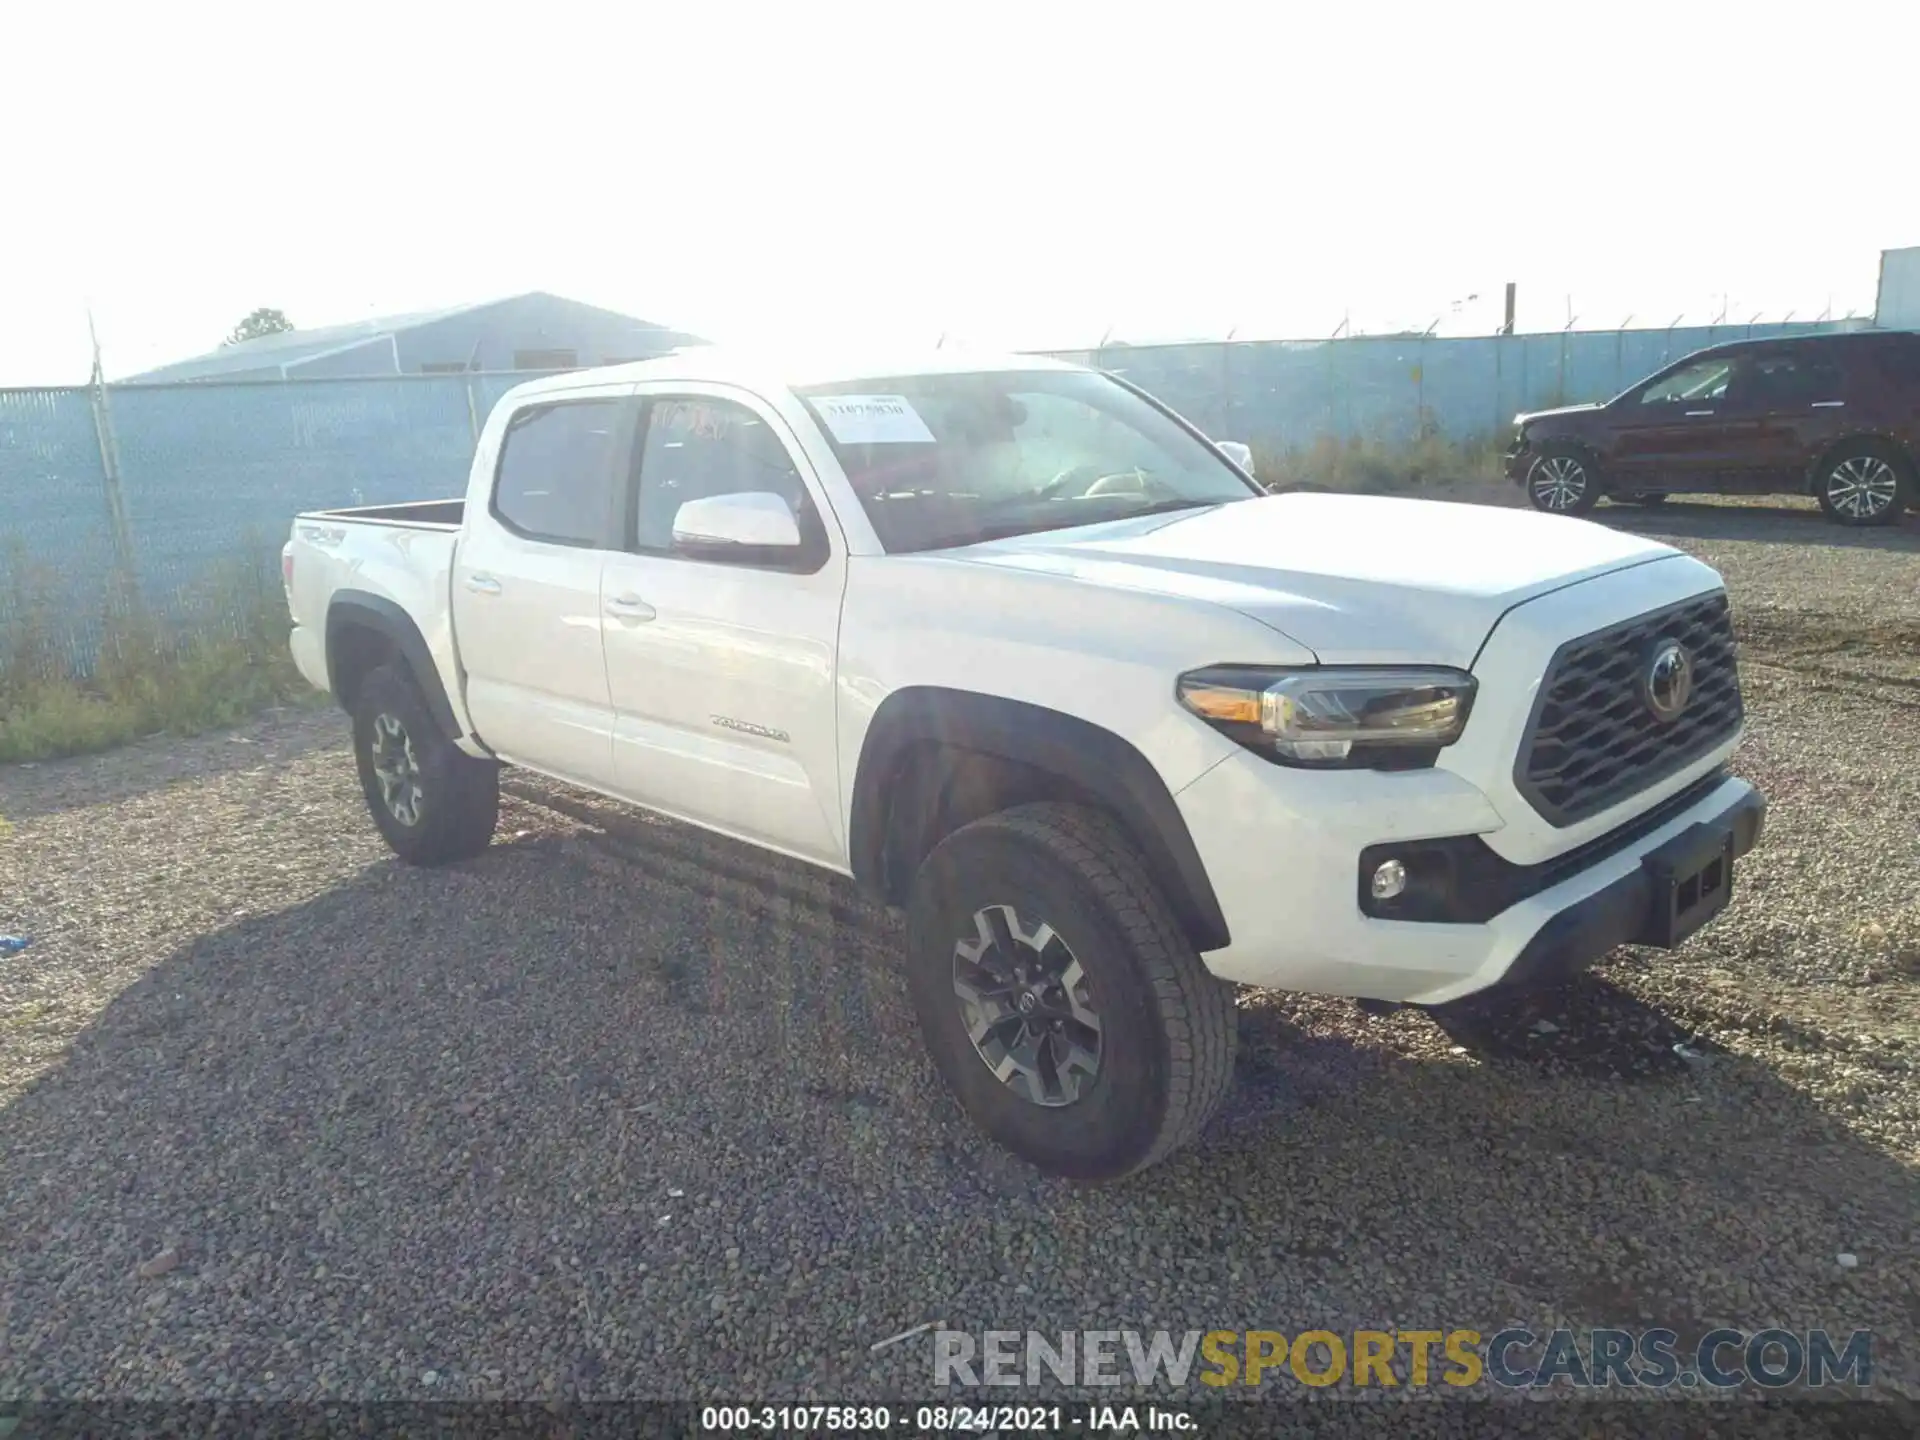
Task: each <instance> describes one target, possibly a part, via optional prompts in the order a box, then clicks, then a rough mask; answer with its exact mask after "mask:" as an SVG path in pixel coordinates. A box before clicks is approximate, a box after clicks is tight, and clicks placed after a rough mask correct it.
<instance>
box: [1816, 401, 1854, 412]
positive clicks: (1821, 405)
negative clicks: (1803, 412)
mask: <svg viewBox="0 0 1920 1440" xmlns="http://www.w3.org/2000/svg"><path fill="white" fill-rule="evenodd" d="M1846 403H1847V402H1846V401H1844V400H1816V401H1814V402H1813V408H1814V409H1815V410H1838V409H1839V408H1840V407H1841V406H1843V405H1845V404H1846Z"/></svg>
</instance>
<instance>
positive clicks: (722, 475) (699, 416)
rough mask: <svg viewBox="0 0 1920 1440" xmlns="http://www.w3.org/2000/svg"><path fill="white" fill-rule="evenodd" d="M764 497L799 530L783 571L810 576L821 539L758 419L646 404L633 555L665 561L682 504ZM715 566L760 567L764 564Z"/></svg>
mask: <svg viewBox="0 0 1920 1440" xmlns="http://www.w3.org/2000/svg"><path fill="white" fill-rule="evenodd" d="M756 492H757V493H763V494H772V495H777V496H779V497H780V499H781V500H783V501H785V502H786V505H787V508H788V509H789V510H791V511H792V512H793V517H794V521H795V523H796V524H797V525H798V527H799V530H800V546H801V553H800V555H799V556H798V557H789V558H786V559H784V560H783V561H782V562H781V563H782V565H783V567H784V568H793V569H803V570H809V571H811V570H815V569H818V568H819V567H820V565H821V564H823V563H824V562H825V560H826V558H827V532H826V527H825V526H824V525H823V524H822V523H821V519H820V512H819V511H818V510H817V509H816V508H815V506H814V503H813V497H812V496H811V495H809V494H808V493H807V486H806V482H805V481H804V480H802V479H801V478H800V470H799V467H798V466H797V465H796V464H795V463H794V459H793V455H792V453H791V452H790V451H789V450H788V449H787V446H786V442H785V441H784V440H782V439H781V438H780V436H779V435H778V434H776V433H775V432H774V429H773V427H772V426H771V425H769V424H768V423H767V421H766V420H765V419H764V418H762V417H761V416H760V415H759V414H757V413H755V412H754V411H753V410H752V409H750V408H748V407H747V406H745V405H742V404H740V403H739V402H737V401H733V400H720V399H716V398H714V397H711V396H706V395H690V396H686V397H679V396H675V397H671V398H662V399H656V400H654V401H653V402H652V403H651V404H650V406H649V407H648V414H647V431H646V439H645V441H644V442H643V443H642V445H641V447H640V493H639V499H638V503H637V504H636V506H635V514H634V531H633V533H634V548H635V549H637V550H641V551H646V552H650V553H654V554H662V555H665V554H672V553H674V545H673V520H674V516H675V515H677V514H678V513H679V511H680V507H681V506H682V505H684V504H686V503H687V502H688V501H689V500H704V499H708V498H710V497H712V496H715V495H741V494H752V493H756ZM700 558H701V559H702V560H708V561H711V562H712V563H716V564H726V563H742V564H753V563H758V564H765V563H766V560H765V557H759V556H755V557H744V556H743V557H742V558H741V559H740V560H739V561H738V562H729V561H728V560H721V559H717V558H716V557H714V556H712V555H711V554H710V553H703V554H702V555H701V556H700Z"/></svg>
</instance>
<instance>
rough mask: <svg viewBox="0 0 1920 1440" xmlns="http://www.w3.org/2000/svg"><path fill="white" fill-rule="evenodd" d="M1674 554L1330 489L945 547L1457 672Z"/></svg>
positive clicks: (1361, 660) (1579, 532)
mask: <svg viewBox="0 0 1920 1440" xmlns="http://www.w3.org/2000/svg"><path fill="white" fill-rule="evenodd" d="M1680 553H1681V552H1680V551H1678V550H1675V549H1673V548H1672V547H1671V546H1667V545H1662V544H1659V543H1658V542H1656V541H1652V540H1646V539H1643V538H1641V537H1640V536H1638V535H1629V534H1625V533H1623V532H1621V531H1617V530H1609V529H1608V528H1606V527H1605V526H1603V525H1596V524H1593V523H1592V522H1590V521H1586V520H1574V519H1569V518H1567V517H1565V516H1560V515H1542V514H1538V513H1536V512H1534V511H1531V510H1518V509H1515V510H1506V509H1497V508H1495V507H1492V506H1486V505H1468V504H1455V503H1448V502H1443V501H1433V500H1400V499H1389V498H1384V497H1377V496H1365V495H1328V494H1292V495H1268V496H1263V497H1261V498H1258V499H1253V500H1241V501H1235V502H1233V503H1231V504H1227V505H1220V506H1216V507H1215V508H1213V509H1211V510H1199V511H1194V512H1192V513H1191V514H1178V513H1176V514H1174V515H1172V516H1165V515H1159V516H1151V517H1142V518H1140V519H1137V520H1122V521H1116V522H1113V523H1110V524H1102V525H1087V526H1079V527H1076V528H1074V529H1072V530H1054V531H1043V532H1041V533H1040V534H1037V535H1024V536H1018V537H1015V538H1013V539H1008V540H994V541H989V542H986V543H983V544H979V545H970V546H967V547H964V548H962V549H956V550H949V551H946V552H944V554H945V558H947V559H950V560H959V561H962V562H966V563H970V564H976V565H991V566H996V567H1000V568H1005V569H1011V570H1029V571H1037V572H1041V573H1046V574H1052V575H1064V576H1068V577H1070V578H1072V579H1074V580H1077V581H1080V582H1083V583H1086V584H1090V585H1108V586H1115V587H1124V588H1126V589H1130V590H1144V591H1149V592H1154V593H1158V594H1164V595H1170V596H1178V597H1180V598H1183V599H1188V600H1200V601H1206V602H1211V603H1214V604H1219V605H1224V606H1227V607H1228V608H1230V609H1233V610H1237V611H1239V612H1240V613H1242V614H1244V615H1247V616H1249V617H1251V618H1253V619H1255V620H1258V621H1260V622H1261V623H1262V624H1264V625H1267V626H1269V627H1271V628H1272V629H1275V630H1278V631H1280V632H1281V633H1282V634H1284V635H1286V636H1287V637H1288V638H1290V639H1292V640H1293V641H1294V642H1295V643H1297V644H1299V645H1303V646H1305V647H1306V648H1307V649H1309V650H1311V651H1312V652H1313V653H1314V654H1315V655H1316V656H1317V657H1318V658H1319V659H1320V661H1321V662H1322V663H1323V664H1429V665H1456V666H1461V667H1466V666H1468V665H1471V664H1472V663H1473V659H1474V656H1475V655H1476V654H1478V653H1479V650H1480V646H1481V644H1482V643H1483V642H1484V641H1485V640H1486V637H1487V636H1488V634H1489V633H1490V632H1491V631H1492V629H1493V626H1494V622H1495V621H1497V620H1498V619H1499V618H1500V617H1501V615H1503V614H1505V613H1506V611H1508V610H1510V609H1511V608H1512V607H1513V606H1515V605H1518V604H1520V603H1522V602H1523V601H1526V600H1531V599H1533V598H1535V597H1536V596H1540V595H1544V594H1546V593H1548V592H1549V591H1552V590H1558V589H1561V588H1563V587H1565V586H1567V585H1572V584H1576V583H1578V582H1579V581H1582V580H1587V579H1591V578H1593V577H1594V576H1597V575H1604V574H1607V573H1609V572H1610V571H1614V570H1622V569H1626V568H1627V567H1629V566H1633V565H1642V564H1646V563H1647V562H1649V561H1656V560H1664V559H1671V558H1673V557H1675V556H1678V555H1679V554H1680ZM1217 659H1218V660H1219V661H1220V662H1223V663H1225V662H1231V661H1232V660H1233V657H1232V656H1231V655H1221V656H1218V657H1217Z"/></svg>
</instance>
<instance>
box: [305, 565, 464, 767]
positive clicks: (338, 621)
mask: <svg viewBox="0 0 1920 1440" xmlns="http://www.w3.org/2000/svg"><path fill="white" fill-rule="evenodd" d="M348 629H357V630H371V631H373V632H374V633H375V634H376V635H379V636H381V637H383V638H384V639H386V640H388V641H389V642H391V643H392V645H393V648H394V649H395V650H397V651H398V652H399V654H400V659H401V661H402V662H403V663H404V664H405V665H406V667H407V669H408V671H409V672H410V673H411V674H412V676H413V683H414V684H415V685H417V686H419V688H420V694H421V697H422V698H423V699H424V700H425V701H426V702H427V713H428V714H429V715H431V716H433V719H434V723H435V724H437V725H438V726H439V727H440V729H441V731H442V732H443V733H444V734H445V735H446V737H447V738H448V739H449V740H458V739H460V738H461V734H462V731H461V728H460V722H459V721H458V720H457V719H455V718H454V714H453V705H452V703H451V702H450V701H449V700H448V699H447V691H446V687H445V686H444V685H442V684H441V683H440V667H439V666H438V665H435V664H434V663H433V651H432V650H431V649H429V648H428V646H427V637H426V636H424V635H422V634H421V633H420V626H419V625H418V624H417V623H416V622H415V620H414V618H413V617H412V616H411V615H409V614H408V613H407V612H406V611H405V610H404V609H402V608H401V607H400V606H399V605H397V604H396V603H395V602H393V601H392V600H389V599H387V598H386V596H384V595H374V594H371V593H369V592H368V591H365V590H336V591H335V592H334V595H333V600H332V603H330V604H329V605H328V606H327V678H328V680H329V682H332V681H333V677H334V676H335V675H337V674H338V673H339V670H338V668H337V664H336V658H337V656H338V653H339V639H340V636H341V633H342V632H343V631H345V630H348ZM334 694H335V697H336V698H337V699H339V701H340V703H341V704H342V705H345V704H346V703H347V697H346V696H344V695H342V694H340V691H339V688H338V685H337V684H336V685H335V689H334Z"/></svg>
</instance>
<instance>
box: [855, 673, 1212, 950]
mask: <svg viewBox="0 0 1920 1440" xmlns="http://www.w3.org/2000/svg"><path fill="white" fill-rule="evenodd" d="M926 745H932V746H935V747H938V749H939V750H941V751H945V752H956V751H957V752H966V753H972V754H976V755H985V756H992V757H996V758H998V759H1001V760H1006V761H1011V762H1014V763H1016V764H1019V765H1024V766H1028V767H1031V768H1032V769H1035V770H1039V771H1042V772H1044V773H1046V774H1048V775H1052V776H1056V777H1059V778H1060V779H1062V780H1065V781H1067V782H1068V783H1069V784H1071V785H1072V786H1073V787H1074V788H1075V789H1076V790H1079V791H1083V792H1085V793H1086V794H1088V795H1090V796H1092V797H1094V798H1095V799H1096V800H1098V801H1099V803H1100V804H1102V805H1103V806H1105V807H1106V808H1107V809H1108V810H1110V811H1112V812H1113V814H1114V815H1115V816H1116V817H1117V818H1118V819H1119V821H1120V823H1121V825H1122V826H1123V827H1124V828H1125V830H1126V831H1127V833H1128V835H1129V836H1130V837H1131V838H1132V839H1133V841H1134V843H1135V844H1136V845H1138V846H1139V847H1140V850H1141V853H1142V854H1143V855H1144V856H1145V858H1146V861H1147V865H1148V869H1149V870H1150V872H1151V873H1152V874H1153V876H1154V878H1155V879H1156V880H1158V881H1159V883H1160V885H1161V888H1162V889H1163V890H1164V891H1165V893H1166V897H1167V900H1168V902H1169V904H1171V905H1172V907H1173V911H1174V914H1175V916H1176V917H1177V918H1178V919H1179V921H1180V923H1181V926H1182V928H1183V929H1184V930H1185V931H1186V933H1187V935H1188V936H1189V938H1190V939H1192V941H1193V943H1194V947H1195V948H1196V949H1198V950H1219V949H1224V948H1225V947H1226V946H1227V945H1228V944H1229V943H1230V940H1231V936H1230V935H1229V932H1228V930H1227V921H1226V917H1225V915H1223V914H1222V913H1221V910H1220V901H1219V899H1218V897H1217V896H1215V894H1214V892H1213V882H1212V881H1210V880H1209V879H1208V878H1207V869H1206V866H1205V864H1203V863H1202V861H1201V859H1200V852H1199V851H1198V850H1197V849H1195V848H1194V844H1193V836H1192V835H1191V834H1190V833H1189V832H1188V830H1187V823H1186V821H1185V819H1184V818H1182V816H1181V814H1180V809H1179V807H1178V806H1177V805H1175V804H1174V800H1173V794H1172V792H1171V791H1169V790H1168V789H1167V785H1166V782H1165V781H1164V780H1162V779H1161V778H1160V774H1159V772H1158V771H1157V770H1155V769H1154V768H1153V765H1152V763H1151V762H1150V761H1148V759H1147V757H1146V756H1144V755H1142V754H1141V753H1140V751H1139V750H1138V749H1136V748H1135V747H1134V746H1133V745H1132V744H1131V743H1130V742H1128V741H1126V740H1124V739H1122V738H1121V737H1120V736H1118V735H1116V734H1114V733H1113V732H1112V731H1111V730H1106V729H1102V728H1101V727H1100V726H1098V725H1095V724H1093V723H1091V722H1090V721H1086V720H1082V719H1080V718H1078V717H1077V716H1073V715H1068V714H1066V713H1065V712H1063V711H1059V710H1050V709H1047V708H1046V707H1044V706H1040V705H1031V704H1028V703H1026V702H1024V701H1019V700H1008V699H1004V698H1002V697H999V696H994V695H982V694H979V693H977V692H974V691H969V690H951V689H947V688H944V687H941V686H910V687H908V688H906V689H902V690H896V691H894V693H893V694H891V695H889V696H888V697H887V698H886V699H885V700H884V701H882V702H881V705H880V708H879V710H878V711H876V712H875V714H874V717H873V721H872V723H871V724H870V725H868V727H867V734H866V739H865V740H864V742H863V743H862V745H861V748H860V761H859V768H858V770H857V771H856V772H855V776H854V786H853V804H852V813H851V815H850V817H849V824H848V851H849V859H850V861H851V868H852V870H853V875H854V879H855V880H856V881H857V882H858V883H859V884H860V885H861V886H862V887H863V888H865V889H867V890H868V891H869V892H871V893H884V892H885V890H886V888H887V882H888V878H889V877H888V875H887V846H888V838H889V836H888V829H889V820H890V810H889V806H890V802H891V799H892V792H893V790H894V788H895V784H894V782H895V779H896V777H897V775H898V771H899V767H900V765H901V763H902V761H904V760H905V759H906V758H907V756H908V754H909V753H910V752H911V751H912V750H913V749H914V748H915V747H917V746H926Z"/></svg>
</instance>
